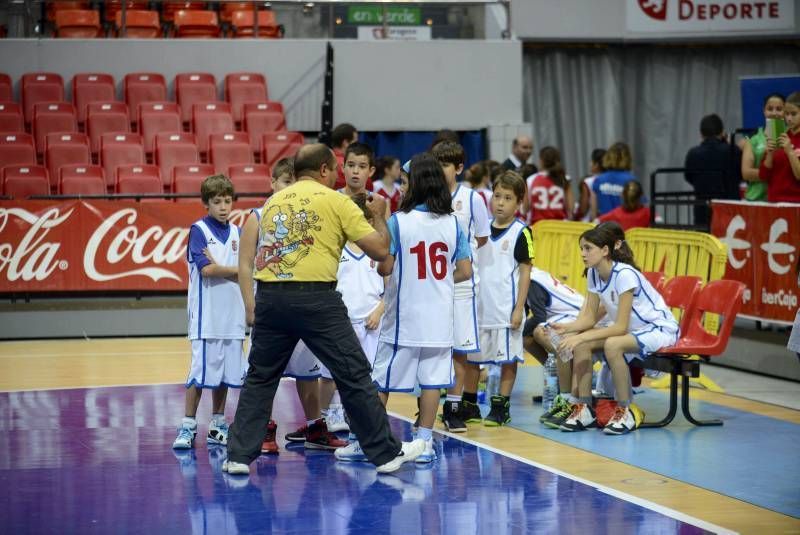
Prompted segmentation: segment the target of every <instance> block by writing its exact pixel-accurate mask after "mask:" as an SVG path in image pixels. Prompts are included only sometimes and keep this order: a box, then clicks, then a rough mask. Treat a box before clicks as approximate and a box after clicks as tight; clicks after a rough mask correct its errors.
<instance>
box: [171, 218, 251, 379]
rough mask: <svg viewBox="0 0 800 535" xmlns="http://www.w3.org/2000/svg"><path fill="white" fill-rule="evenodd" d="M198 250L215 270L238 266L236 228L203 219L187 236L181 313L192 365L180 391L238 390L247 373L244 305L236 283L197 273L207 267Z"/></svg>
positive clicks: (237, 235) (237, 231) (209, 219)
mask: <svg viewBox="0 0 800 535" xmlns="http://www.w3.org/2000/svg"><path fill="white" fill-rule="evenodd" d="M204 249H208V252H209V254H210V255H211V257H213V258H214V260H215V261H216V262H217V263H218V264H219V265H222V266H236V265H238V264H239V228H238V227H236V226H235V225H229V224H222V223H220V222H218V221H216V220H215V219H213V218H212V217H204V218H203V219H200V220H199V221H197V222H195V223H194V224H193V225H192V227H191V229H190V230H189V247H188V251H187V259H186V260H187V262H188V267H189V292H188V300H187V301H188V303H187V310H188V314H189V339H190V340H191V342H192V363H191V367H190V370H189V377H188V378H187V380H186V386H187V387H189V386H192V385H194V386H197V387H200V388H217V387H218V386H220V385H221V384H224V385H227V386H232V387H240V386H241V385H242V382H243V379H244V375H245V373H246V371H247V363H246V361H245V359H244V351H243V342H244V338H245V317H244V302H243V301H242V295H241V293H240V292H239V285H238V284H237V283H236V282H233V281H231V280H227V279H224V278H221V277H204V276H203V274H202V270H203V268H204V267H205V266H207V265H208V264H210V260H208V258H207V257H206V256H205V254H204V253H203V250H204Z"/></svg>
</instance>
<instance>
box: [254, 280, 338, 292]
mask: <svg viewBox="0 0 800 535" xmlns="http://www.w3.org/2000/svg"><path fill="white" fill-rule="evenodd" d="M334 289H336V282H318V281H317V282H302V281H276V282H264V281H258V292H259V293H260V292H284V291H285V292H322V291H325V290H334Z"/></svg>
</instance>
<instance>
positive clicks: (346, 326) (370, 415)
mask: <svg viewBox="0 0 800 535" xmlns="http://www.w3.org/2000/svg"><path fill="white" fill-rule="evenodd" d="M325 286H326V285H325V284H323V283H302V282H295V283H288V282H287V283H261V284H259V285H258V293H257V295H256V315H255V325H254V326H253V329H254V335H253V343H252V347H251V348H250V357H249V359H248V362H249V365H250V367H249V369H248V371H247V378H246V379H245V383H244V387H243V388H242V392H241V394H240V396H239V405H238V406H237V407H236V416H235V418H234V420H233V424H232V425H231V428H230V432H229V435H228V459H229V460H231V461H234V462H238V463H245V464H249V463H251V462H252V461H253V460H255V459H256V458H257V457H258V456H259V455H260V452H261V443H262V441H263V440H264V437H265V436H266V429H267V428H266V425H267V421H268V419H269V416H270V414H272V402H273V398H274V397H275V392H276V390H277V388H278V383H279V382H280V379H281V375H282V374H283V371H284V370H285V369H286V365H287V364H288V362H289V358H290V357H291V355H292V351H293V350H294V346H295V345H296V344H297V341H298V340H303V342H305V343H306V345H307V346H308V348H309V349H310V350H311V351H312V352H313V353H314V355H316V357H317V358H318V359H319V360H320V361H321V362H322V363H323V364H324V365H325V366H327V367H328V370H330V372H331V375H333V379H334V381H336V386H337V387H338V389H339V395H340V396H341V398H342V404H343V405H344V408H345V410H346V411H347V414H348V415H349V416H350V428H351V430H352V431H353V432H354V433H355V435H356V436H357V437H358V440H359V443H360V444H361V448H362V449H363V450H364V454H365V455H366V456H367V458H369V460H370V461H372V463H374V464H375V465H381V464H384V463H386V462H388V461H390V460H392V459H393V458H394V457H396V456H397V454H398V453H399V452H400V442H399V441H398V440H397V439H396V438H395V437H394V436H393V435H392V432H391V430H390V429H389V422H388V419H387V417H386V409H384V407H383V405H382V404H381V402H380V399H379V398H378V391H377V389H376V388H375V385H374V384H373V383H372V378H371V377H370V367H369V363H368V362H367V357H366V356H365V355H364V351H363V350H362V349H361V344H359V342H358V338H357V337H356V334H355V332H354V331H353V327H352V325H351V323H350V319H349V318H348V316H347V308H346V307H345V306H344V303H343V302H342V297H341V295H340V294H339V293H338V292H336V291H335V289H334V288H333V284H330V285H328V288H325Z"/></svg>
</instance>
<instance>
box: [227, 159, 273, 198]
mask: <svg viewBox="0 0 800 535" xmlns="http://www.w3.org/2000/svg"><path fill="white" fill-rule="evenodd" d="M228 176H229V177H230V179H231V182H233V189H234V191H236V193H269V192H271V191H272V177H270V174H269V167H267V166H266V165H257V164H245V165H232V166H230V168H229V169H228Z"/></svg>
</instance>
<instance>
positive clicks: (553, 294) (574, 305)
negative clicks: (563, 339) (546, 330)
mask: <svg viewBox="0 0 800 535" xmlns="http://www.w3.org/2000/svg"><path fill="white" fill-rule="evenodd" d="M531 282H532V283H535V284H538V285H539V286H541V287H542V288H544V290H545V291H546V292H547V295H548V298H549V301H548V302H547V303H545V310H546V311H547V323H550V324H552V323H566V322H568V321H575V320H576V319H577V318H578V313H579V312H580V311H581V307H582V306H583V301H584V298H583V296H582V295H581V294H580V293H578V292H576V291H575V290H573V289H572V288H570V287H569V286H567V285H566V284H564V283H563V282H561V281H559V280H558V279H556V278H555V277H553V276H552V275H551V274H550V273H548V272H547V271H544V270H542V269H539V268H536V267H533V268H531Z"/></svg>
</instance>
